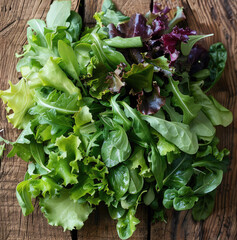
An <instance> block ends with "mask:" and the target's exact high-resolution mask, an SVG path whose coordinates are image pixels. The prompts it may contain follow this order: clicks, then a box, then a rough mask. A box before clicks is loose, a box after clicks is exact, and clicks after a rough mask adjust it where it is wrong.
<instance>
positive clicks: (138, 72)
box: [123, 63, 154, 93]
mask: <svg viewBox="0 0 237 240" xmlns="http://www.w3.org/2000/svg"><path fill="white" fill-rule="evenodd" d="M153 72H154V66H153V65H151V64H142V63H139V64H138V65H136V64H133V65H132V69H131V70H130V71H129V72H127V73H126V74H124V76H123V79H124V81H125V82H126V84H127V85H128V86H129V87H130V88H132V89H133V90H134V91H135V92H136V93H138V92H141V91H142V90H145V91H146V92H150V91H152V78H153Z"/></svg>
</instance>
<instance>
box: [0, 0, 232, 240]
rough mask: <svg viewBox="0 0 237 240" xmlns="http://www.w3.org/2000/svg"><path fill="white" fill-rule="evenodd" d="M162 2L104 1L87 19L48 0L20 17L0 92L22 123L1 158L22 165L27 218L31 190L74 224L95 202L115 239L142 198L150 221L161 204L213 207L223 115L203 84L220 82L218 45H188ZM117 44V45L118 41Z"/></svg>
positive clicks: (123, 234) (223, 156)
mask: <svg viewBox="0 0 237 240" xmlns="http://www.w3.org/2000/svg"><path fill="white" fill-rule="evenodd" d="M169 11H170V9H168V8H167V7H166V8H165V9H160V7H159V5H157V4H154V6H153V10H152V11H151V12H149V13H148V14H146V15H145V16H143V15H142V14H138V13H137V14H135V15H133V16H132V17H131V18H130V17H127V16H125V15H123V14H122V13H121V12H120V11H118V10H117V9H116V7H115V5H114V4H113V3H112V2H111V0H105V1H104V4H103V6H102V11H101V12H99V13H95V15H94V18H95V19H96V25H95V26H94V27H92V28H84V27H83V26H82V19H81V17H80V15H79V14H78V13H76V12H74V11H71V2H70V1H54V2H53V3H52V5H51V7H50V10H49V12H48V15H47V18H46V23H45V22H44V21H43V20H39V19H33V20H30V21H28V25H29V27H28V29H27V39H28V44H27V45H25V46H24V47H23V53H22V54H21V55H19V54H17V55H16V56H17V57H18V58H20V60H19V61H18V64H17V71H19V72H21V75H22V78H21V79H20V80H19V82H18V83H16V84H12V83H11V82H9V84H10V88H9V89H8V90H5V91H0V97H1V99H2V100H3V102H4V103H5V104H6V105H7V107H6V111H7V113H8V116H7V118H8V121H9V122H10V123H12V124H13V126H14V127H15V128H18V129H22V132H21V134H20V135H19V137H18V139H17V140H16V141H15V142H9V141H7V140H4V139H3V138H0V141H1V142H4V144H3V145H1V146H0V157H1V156H2V153H3V151H4V148H5V144H10V145H12V150H11V151H10V153H8V157H13V156H14V155H17V156H19V157H20V158H22V159H23V160H24V161H26V162H27V163H28V170H27V172H26V174H25V178H24V180H23V181H22V182H20V183H19V184H18V185H17V188H16V196H17V199H18V202H19V204H20V206H21V208H22V212H23V214H24V215H25V216H26V215H28V214H30V213H32V212H33V210H34V206H33V204H32V198H38V199H39V204H40V207H41V211H42V213H43V214H44V216H45V217H46V218H47V219H48V222H49V224H51V225H53V226H62V227H63V228H64V230H72V229H75V228H76V229H80V228H82V226H83V225H84V222H85V221H86V220H87V218H88V216H89V215H90V213H91V212H92V211H93V210H94V209H95V207H96V206H97V205H99V204H100V202H103V203H104V204H105V205H106V206H107V207H108V211H109V214H110V216H111V218H112V219H115V220H117V232H118V235H119V237H120V238H121V239H128V238H129V237H131V236H132V234H133V232H134V231H135V230H136V225H137V224H138V223H139V220H138V219H137V218H136V216H135V214H136V209H137V207H138V205H139V204H142V203H144V204H145V205H147V206H150V207H151V208H152V209H153V212H154V219H158V220H163V221H164V220H165V213H164V211H165V209H166V208H167V209H170V208H174V209H175V210H177V211H181V210H188V209H192V215H193V218H194V219H195V220H197V221H200V220H204V219H206V218H207V217H208V216H209V215H210V214H211V212H212V210H213V206H214V200H215V193H216V188H217V187H218V186H219V185H220V184H221V181H222V178H223V173H224V172H225V171H226V169H227V165H228V154H229V151H228V150H227V149H223V150H218V148H217V144H218V142H219V140H218V139H217V137H216V136H215V134H216V129H215V126H217V125H222V126H224V127H226V126H228V125H229V124H231V122H232V120H233V117H232V113H231V112H230V111H229V110H228V109H226V108H225V107H223V106H222V105H221V104H220V103H219V102H218V101H217V100H216V99H214V98H213V97H212V96H207V95H206V92H207V91H208V90H209V89H210V88H211V87H212V86H213V85H214V84H215V83H216V82H217V81H218V80H219V79H220V77H221V74H222V72H223V70H224V67H225V63H226V58H227V54H226V50H225V48H224V46H223V44H222V43H216V44H214V45H212V46H211V47H210V50H209V51H207V50H206V49H204V48H202V47H201V46H200V45H198V44H196V42H197V41H199V40H200V39H202V38H205V37H209V36H211V35H212V34H209V35H197V33H196V31H193V30H191V29H189V28H185V29H183V28H180V27H179V26H178V25H177V24H178V23H179V22H181V21H183V20H184V19H185V15H184V13H183V9H182V8H177V14H176V15H175V17H174V18H173V19H171V20H169V19H168V16H167V13H168V12H169ZM124 49H125V50H124Z"/></svg>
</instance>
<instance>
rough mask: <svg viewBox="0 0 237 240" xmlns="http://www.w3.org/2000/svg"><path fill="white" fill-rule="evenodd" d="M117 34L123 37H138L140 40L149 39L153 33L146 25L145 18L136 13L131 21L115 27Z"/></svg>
mask: <svg viewBox="0 0 237 240" xmlns="http://www.w3.org/2000/svg"><path fill="white" fill-rule="evenodd" d="M117 29H118V31H119V32H121V34H122V36H124V37H136V36H140V37H141V38H142V40H147V39H150V37H151V35H152V33H153V31H152V29H151V26H150V25H147V20H146V18H145V17H144V16H143V15H142V14H139V13H136V14H135V15H133V16H132V17H131V19H130V20H129V21H128V22H126V23H122V24H119V25H118V26H117Z"/></svg>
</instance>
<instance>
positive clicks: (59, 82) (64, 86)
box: [38, 58, 81, 99]
mask: <svg viewBox="0 0 237 240" xmlns="http://www.w3.org/2000/svg"><path fill="white" fill-rule="evenodd" d="M38 76H39V78H40V79H41V80H42V83H43V85H44V86H48V87H53V88H56V89H57V90H61V91H64V92H65V93H68V94H78V96H79V99H80V98H81V93H80V89H79V88H77V87H76V86H75V85H74V84H73V82H72V81H71V80H70V79H69V78H68V77H67V75H66V74H65V73H64V72H63V70H62V69H61V68H60V67H59V66H58V61H57V60H55V59H53V58H50V59H49V60H48V61H47V63H46V64H45V65H44V67H43V68H42V69H41V70H40V71H39V75H38Z"/></svg>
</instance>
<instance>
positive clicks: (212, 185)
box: [194, 170, 223, 194]
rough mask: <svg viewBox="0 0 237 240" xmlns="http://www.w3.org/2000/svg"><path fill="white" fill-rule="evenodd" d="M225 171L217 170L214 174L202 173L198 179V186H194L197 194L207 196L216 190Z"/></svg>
mask: <svg viewBox="0 0 237 240" xmlns="http://www.w3.org/2000/svg"><path fill="white" fill-rule="evenodd" d="M222 178H223V171H222V170H215V171H212V172H207V171H206V172H205V173H204V174H203V173H200V174H199V175H198V176H197V177H196V185H195V186H194V192H195V194H206V193H209V192H212V191H213V190H215V189H216V188H217V187H218V186H219V185H220V184H221V181H222Z"/></svg>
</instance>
